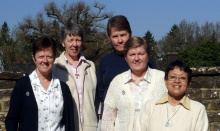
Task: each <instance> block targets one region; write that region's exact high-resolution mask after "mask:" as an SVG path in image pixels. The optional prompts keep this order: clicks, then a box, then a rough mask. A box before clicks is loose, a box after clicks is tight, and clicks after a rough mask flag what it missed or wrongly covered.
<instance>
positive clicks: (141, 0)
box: [0, 0, 220, 40]
mask: <svg viewBox="0 0 220 131" xmlns="http://www.w3.org/2000/svg"><path fill="white" fill-rule="evenodd" d="M50 1H54V2H55V3H57V4H59V5H62V4H63V3H64V2H67V3H72V2H78V1H79V0H18V1H15V0H2V1H1V4H0V25H2V24H3V23H4V21H6V22H7V24H8V26H9V28H10V29H11V30H12V29H13V27H15V26H16V25H17V24H18V23H19V22H22V21H23V19H24V18H25V17H27V16H31V17H35V16H36V14H37V13H38V12H40V11H43V9H44V6H45V4H47V3H49V2H50ZM82 1H84V2H86V3H87V4H93V3H94V2H95V1H94V0H82ZM96 2H98V3H100V4H103V5H105V6H106V9H105V11H107V12H112V13H113V15H124V16H126V17H127V18H128V20H129V22H130V25H131V28H132V35H133V36H141V37H143V36H144V34H145V33H146V32H147V31H148V30H149V31H150V32H151V33H152V34H153V36H154V38H155V40H159V39H161V38H162V37H163V36H165V35H166V34H167V33H168V32H169V31H170V29H171V27H172V26H173V25H174V24H179V23H180V22H181V21H182V20H184V19H185V20H186V21H188V22H198V24H199V25H204V24H205V23H206V22H212V23H216V22H220V8H219V7H220V0H96Z"/></svg>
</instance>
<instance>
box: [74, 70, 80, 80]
mask: <svg viewBox="0 0 220 131" xmlns="http://www.w3.org/2000/svg"><path fill="white" fill-rule="evenodd" d="M75 76H76V79H78V77H79V74H78V73H77V68H76V74H75Z"/></svg>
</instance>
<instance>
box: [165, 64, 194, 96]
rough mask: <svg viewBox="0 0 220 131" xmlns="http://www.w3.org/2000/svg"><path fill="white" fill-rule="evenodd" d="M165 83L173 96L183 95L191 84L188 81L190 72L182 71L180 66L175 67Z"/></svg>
mask: <svg viewBox="0 0 220 131" xmlns="http://www.w3.org/2000/svg"><path fill="white" fill-rule="evenodd" d="M165 84H166V86H167V89H168V94H169V95H170V96H171V97H174V98H179V97H182V96H184V94H185V92H186V89H187V87H188V86H189V84H190V83H189V82H188V74H187V73H186V72H184V71H181V70H180V69H179V67H175V68H174V69H173V70H170V71H169V73H168V78H167V79H165Z"/></svg>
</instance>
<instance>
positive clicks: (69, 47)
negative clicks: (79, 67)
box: [62, 35, 82, 60]
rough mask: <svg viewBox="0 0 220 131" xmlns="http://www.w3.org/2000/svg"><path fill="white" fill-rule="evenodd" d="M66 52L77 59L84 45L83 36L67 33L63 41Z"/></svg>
mask: <svg viewBox="0 0 220 131" xmlns="http://www.w3.org/2000/svg"><path fill="white" fill-rule="evenodd" d="M62 45H63V47H64V48H65V50H66V52H65V55H67V56H69V57H71V58H72V59H74V60H77V59H78V57H79V53H80V51H81V47H82V38H81V37H80V36H74V35H67V36H66V38H65V40H64V42H63V43H62Z"/></svg>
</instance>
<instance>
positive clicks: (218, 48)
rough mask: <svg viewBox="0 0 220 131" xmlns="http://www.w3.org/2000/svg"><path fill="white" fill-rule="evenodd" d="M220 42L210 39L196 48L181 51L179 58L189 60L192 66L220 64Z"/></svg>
mask: <svg viewBox="0 0 220 131" xmlns="http://www.w3.org/2000/svg"><path fill="white" fill-rule="evenodd" d="M219 52H220V43H218V42H215V41H212V40H208V41H207V42H204V43H202V44H198V45H197V46H195V47H194V48H191V49H190V48H188V49H184V50H181V51H179V59H181V60H184V61H185V62H187V63H188V64H189V65H190V66H191V67H201V66H203V67H204V66H207V67H210V66H211V67H212V66H219V65H220V57H219V56H220V53H219Z"/></svg>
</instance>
